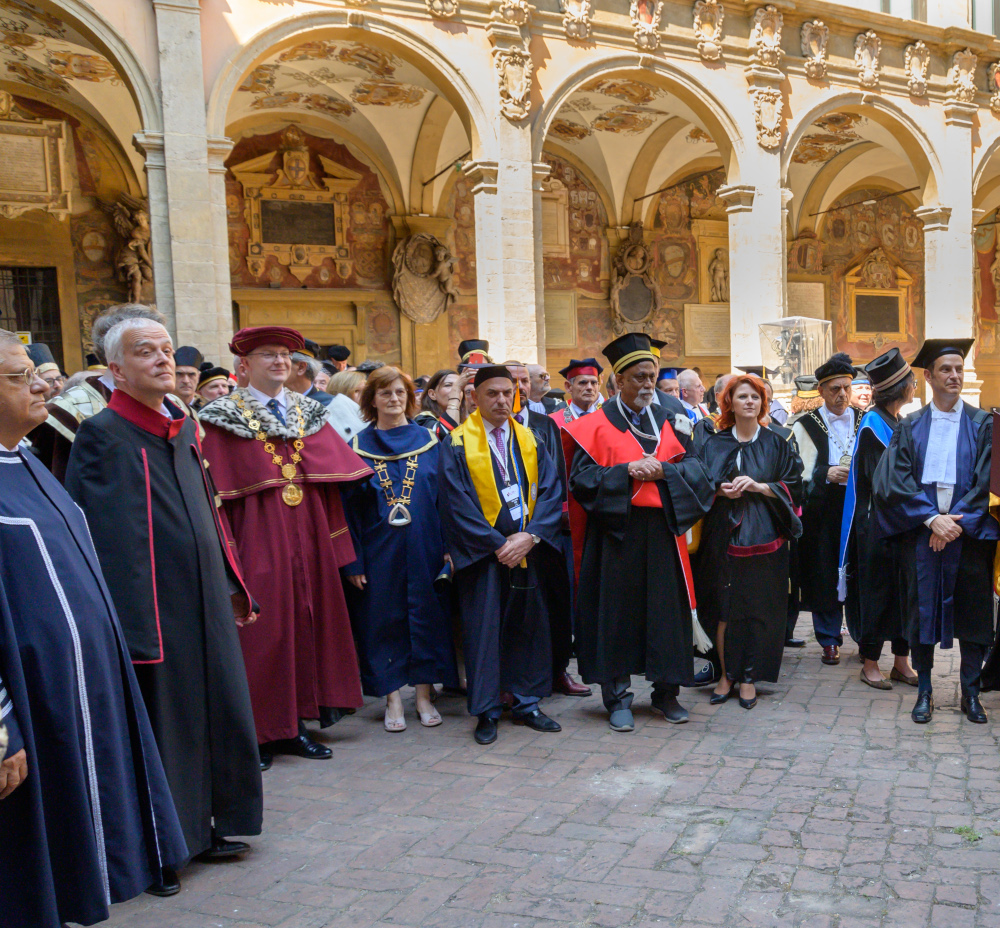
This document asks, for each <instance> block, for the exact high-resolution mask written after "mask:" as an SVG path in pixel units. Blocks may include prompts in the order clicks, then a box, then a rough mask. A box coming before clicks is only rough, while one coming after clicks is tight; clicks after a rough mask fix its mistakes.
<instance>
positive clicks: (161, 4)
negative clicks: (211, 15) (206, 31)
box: [153, 0, 201, 16]
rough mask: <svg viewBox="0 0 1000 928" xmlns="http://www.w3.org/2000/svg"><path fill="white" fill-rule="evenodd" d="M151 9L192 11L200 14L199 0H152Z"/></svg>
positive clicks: (180, 11)
mask: <svg viewBox="0 0 1000 928" xmlns="http://www.w3.org/2000/svg"><path fill="white" fill-rule="evenodd" d="M153 9H154V10H155V11H156V12H157V13H159V12H160V11H161V10H165V11H167V12H170V13H192V14H194V15H196V16H201V0H153Z"/></svg>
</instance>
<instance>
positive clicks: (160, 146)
mask: <svg viewBox="0 0 1000 928" xmlns="http://www.w3.org/2000/svg"><path fill="white" fill-rule="evenodd" d="M132 144H133V146H135V150H136V151H137V152H139V154H140V155H142V156H143V158H145V159H146V170H147V171H148V170H149V169H150V168H155V169H158V170H161V171H162V170H164V169H165V168H166V156H165V154H164V142H163V133H162V132H136V134H135V135H133V136H132Z"/></svg>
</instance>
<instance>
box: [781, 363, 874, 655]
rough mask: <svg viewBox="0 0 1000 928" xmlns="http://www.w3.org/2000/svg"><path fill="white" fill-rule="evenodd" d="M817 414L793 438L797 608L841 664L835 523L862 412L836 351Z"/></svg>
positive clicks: (820, 373) (823, 374)
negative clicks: (797, 465) (797, 474)
mask: <svg viewBox="0 0 1000 928" xmlns="http://www.w3.org/2000/svg"><path fill="white" fill-rule="evenodd" d="M816 380H817V383H818V387H817V389H818V390H819V395H820V397H821V398H822V400H823V405H822V406H820V407H819V408H818V409H813V410H810V411H809V412H806V413H804V414H803V415H802V416H800V417H799V418H797V419H796V420H795V422H794V424H793V425H792V434H793V435H794V436H795V441H796V442H797V444H798V446H799V455H800V456H801V458H802V537H801V538H800V539H799V547H798V554H799V557H798V568H799V590H800V593H801V606H802V608H803V609H805V610H807V611H809V612H811V613H812V617H813V631H814V633H815V635H816V640H817V641H818V642H819V644H820V646H821V647H822V648H823V663H824V664H839V663H840V646H841V645H842V644H843V643H844V637H843V634H842V632H841V629H842V627H843V622H844V607H843V604H842V603H841V602H840V597H839V595H838V593H837V581H838V578H839V571H840V523H841V520H842V519H843V515H844V499H845V496H846V484H847V478H848V475H849V473H850V469H851V455H852V454H853V452H854V441H855V436H856V435H857V432H858V424H859V423H860V421H861V413H860V412H859V411H858V410H857V409H855V408H854V407H853V406H852V405H851V381H853V380H854V365H853V364H851V359H850V357H848V355H846V354H844V353H843V352H838V353H837V354H835V355H834V356H833V357H832V358H830V360H829V361H827V362H826V363H825V364H821V365H820V366H819V367H818V368H816Z"/></svg>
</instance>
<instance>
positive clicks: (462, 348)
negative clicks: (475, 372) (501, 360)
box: [458, 338, 493, 364]
mask: <svg viewBox="0 0 1000 928" xmlns="http://www.w3.org/2000/svg"><path fill="white" fill-rule="evenodd" d="M489 351H490V343H489V342H488V341H486V340H485V339H482V338H468V339H466V340H465V341H464V342H459V345H458V356H459V358H460V359H461V361H462V363H463V364H492V363H493V359H492V358H491V357H490V355H489Z"/></svg>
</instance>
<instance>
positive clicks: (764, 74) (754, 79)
mask: <svg viewBox="0 0 1000 928" xmlns="http://www.w3.org/2000/svg"><path fill="white" fill-rule="evenodd" d="M743 74H744V75H745V76H746V79H747V84H749V85H750V89H751V90H756V89H757V88H759V87H773V88H774V89H775V90H777V89H778V88H779V87H780V86H781V84H782V82H783V81H784V80H785V75H784V74H783V73H782V72H781V71H779V70H778V69H777V68H767V67H765V66H764V65H762V64H751V65H749V66H748V67H746V68H744V69H743Z"/></svg>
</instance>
